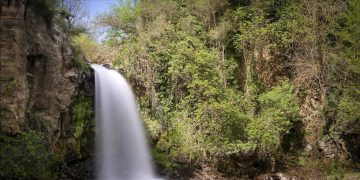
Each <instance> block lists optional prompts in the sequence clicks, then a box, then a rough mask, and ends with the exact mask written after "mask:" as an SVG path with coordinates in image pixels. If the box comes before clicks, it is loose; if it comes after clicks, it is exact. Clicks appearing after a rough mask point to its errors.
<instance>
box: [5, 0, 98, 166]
mask: <svg viewBox="0 0 360 180" xmlns="http://www.w3.org/2000/svg"><path fill="white" fill-rule="evenodd" d="M34 2H36V3H38V1H34ZM39 2H40V1H39ZM0 14H1V21H0V22H1V23H0V50H1V61H0V77H1V79H0V83H1V87H0V95H1V97H0V135H8V136H13V135H16V134H18V133H21V132H24V131H26V130H29V129H31V130H35V131H37V132H41V133H42V134H44V135H45V137H46V140H47V143H48V144H49V145H50V149H51V150H52V151H53V153H54V154H55V156H56V158H57V160H58V161H69V162H70V161H72V162H76V161H77V160H78V159H82V158H85V157H88V156H90V154H91V152H90V151H92V149H93V148H92V147H90V146H92V140H93V131H92V129H93V124H94V118H93V117H94V114H93V107H92V104H93V98H92V96H93V92H92V89H93V87H92V85H93V83H94V82H93V77H92V76H89V75H91V73H90V72H89V71H88V72H87V73H85V72H84V71H83V70H79V69H77V68H76V65H75V64H76V63H75V58H76V55H75V50H74V49H73V48H72V46H71V45H70V42H69V41H68V40H67V39H66V38H65V34H64V33H63V31H62V29H61V27H60V26H59V25H58V23H57V22H56V21H57V20H56V18H52V19H51V18H50V19H49V17H48V16H46V17H44V16H41V14H39V13H38V12H37V13H35V11H34V10H33V8H32V7H31V5H29V4H25V1H21V0H7V1H1V12H0ZM49 20H51V21H50V22H49ZM0 143H1V142H0ZM89 147H90V148H89Z"/></svg>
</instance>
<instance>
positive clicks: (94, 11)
mask: <svg viewBox="0 0 360 180" xmlns="http://www.w3.org/2000/svg"><path fill="white" fill-rule="evenodd" d="M118 2H119V0H85V3H86V8H87V9H88V12H89V14H90V17H89V18H87V19H88V20H90V21H92V20H94V18H95V17H96V16H97V15H98V14H101V13H105V12H107V11H109V10H110V9H111V7H112V6H113V5H114V4H116V3H118ZM92 36H93V37H94V38H95V40H96V41H97V42H101V41H102V40H103V39H104V38H105V37H106V32H105V29H96V30H94V29H93V31H92Z"/></svg>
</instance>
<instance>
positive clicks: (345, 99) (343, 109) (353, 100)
mask: <svg viewBox="0 0 360 180" xmlns="http://www.w3.org/2000/svg"><path fill="white" fill-rule="evenodd" d="M359 112H360V87H359V85H353V86H350V87H348V89H345V92H344V94H343V96H342V97H341V98H340V101H339V104H338V112H337V117H336V120H337V121H336V130H337V131H338V132H342V133H345V134H351V133H356V134H360V113H359Z"/></svg>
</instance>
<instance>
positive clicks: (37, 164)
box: [0, 131, 54, 179]
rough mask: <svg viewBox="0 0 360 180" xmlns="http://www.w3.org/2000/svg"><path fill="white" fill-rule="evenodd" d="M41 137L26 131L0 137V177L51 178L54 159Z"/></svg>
mask: <svg viewBox="0 0 360 180" xmlns="http://www.w3.org/2000/svg"><path fill="white" fill-rule="evenodd" d="M44 142H46V141H44V137H43V135H41V134H39V133H37V132H34V131H26V132H23V133H20V134H17V135H16V136H6V135H1V136H0V145H1V148H0V159H1V161H0V177H2V178H10V179H12V178H16V179H17V178H19V179H49V178H52V169H53V165H54V159H53V156H52V154H51V153H50V152H49V149H48V148H47V145H46V144H45V143H44Z"/></svg>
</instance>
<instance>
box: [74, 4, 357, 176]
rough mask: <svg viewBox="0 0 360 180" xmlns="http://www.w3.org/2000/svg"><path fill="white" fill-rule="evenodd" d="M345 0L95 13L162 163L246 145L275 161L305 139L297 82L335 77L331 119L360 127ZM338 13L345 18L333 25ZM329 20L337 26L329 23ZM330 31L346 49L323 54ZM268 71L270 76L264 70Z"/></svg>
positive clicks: (352, 19)
mask: <svg viewBox="0 0 360 180" xmlns="http://www.w3.org/2000/svg"><path fill="white" fill-rule="evenodd" d="M349 2H350V3H349V11H345V10H344V12H342V13H338V12H340V10H332V9H331V11H330V10H329V12H328V11H326V9H325V8H324V9H321V8H320V7H322V5H327V6H326V7H334V5H333V4H332V3H334V4H336V3H339V4H341V3H342V2H338V1H336V2H335V1H331V2H330V1H326V2H325V1H324V2H317V1H316V2H314V1H301V0H279V1H277V0H266V1H236V2H235V1H219V0H199V1H192V0H188V1H175V0H155V1H150V0H143V1H136V2H134V3H131V2H130V1H127V3H124V4H123V5H118V6H116V7H114V9H113V10H112V11H111V12H110V13H109V14H106V15H103V16H101V17H100V24H101V23H102V24H103V25H104V26H105V27H110V30H109V32H108V33H109V37H108V39H107V42H108V44H109V45H110V46H111V47H113V48H114V49H116V52H115V53H114V54H116V56H117V57H116V60H115V61H114V62H113V64H114V65H115V66H117V67H119V68H120V69H121V71H122V73H123V74H124V76H125V77H127V79H129V82H130V84H131V85H132V86H133V89H134V91H135V93H136V95H137V97H138V99H139V103H140V109H141V111H142V115H143V119H144V121H145V123H146V125H147V129H148V134H149V135H150V136H151V138H152V142H153V146H154V152H153V155H154V157H155V159H156V160H157V161H158V162H159V163H160V164H161V165H162V166H164V167H176V165H174V164H175V163H173V162H175V161H186V162H188V163H196V162H199V161H208V162H212V163H217V162H219V161H227V163H226V162H225V164H228V165H229V164H232V163H230V162H233V161H235V160H236V157H239V156H241V155H244V154H247V155H249V154H250V155H254V156H256V157H260V159H262V160H264V159H265V161H266V162H265V163H269V161H271V164H272V165H275V164H274V163H275V161H277V160H281V158H282V157H283V156H285V155H286V153H288V152H289V150H294V151H296V150H300V151H301V148H302V147H301V146H300V145H299V144H302V143H303V135H304V134H303V132H302V131H303V127H302V122H301V121H300V117H299V111H300V110H299V107H300V100H299V99H298V97H297V94H296V93H295V87H296V88H297V89H296V90H297V93H298V94H299V92H300V93H303V89H306V88H307V87H310V85H308V86H306V85H304V84H306V83H308V84H311V85H313V83H315V84H316V85H317V86H311V87H325V86H327V85H328V84H330V83H328V82H327V80H328V79H335V80H334V82H342V83H339V84H341V86H339V87H337V88H335V89H336V90H335V91H336V93H338V94H337V95H338V97H337V98H334V100H332V102H331V104H332V107H331V108H332V109H331V112H332V113H333V114H335V115H334V117H335V119H336V120H334V122H335V124H337V125H338V126H337V127H338V128H337V129H338V131H341V132H349V133H350V132H355V131H354V129H355V128H354V129H349V128H350V127H356V129H359V128H358V122H359V120H358V116H357V114H356V112H357V111H358V109H359V108H358V107H359V103H357V102H358V101H359V100H358V97H359V96H358V95H359V93H358V88H359V87H358V86H352V87H348V85H345V84H344V83H343V82H351V83H352V84H356V83H357V82H359V81H358V77H359V76H358V70H357V68H358V65H357V62H358V61H357V60H358V57H357V52H355V51H356V50H357V49H358V41H357V39H358V38H356V37H357V32H358V31H357V29H356V28H355V27H357V26H358V18H356V17H358V16H357V15H358V11H356V10H358V4H357V2H358V1H356V0H350V1H349ZM229 5H234V6H232V7H230V6H229ZM312 5H314V7H312ZM307 8H309V9H307ZM355 11H356V12H355ZM340 16H341V18H340ZM338 18H339V19H341V21H342V24H341V25H338V26H336V25H334V23H335V20H336V19H338ZM331 27H337V28H339V31H338V33H335V32H331V33H330V32H327V31H328V29H331ZM326 33H329V34H326ZM330 34H331V36H334V37H335V36H336V38H337V39H338V42H337V43H338V44H336V43H335V44H336V48H338V49H341V51H342V50H343V51H344V54H341V55H338V56H336V55H335V56H336V58H329V56H330V55H328V54H326V52H330V51H332V50H333V49H331V48H330V45H329V44H330V43H329V44H328V42H327V41H326V39H327V38H329V39H331V38H330ZM336 38H335V39H336ZM78 40H79V39H78ZM332 46H333V47H335V45H332ZM338 46H339V47H338ZM329 54H331V53H329ZM265 56H266V57H265ZM338 59H341V61H343V62H339V61H340V60H338ZM344 62H346V63H344ZM330 64H332V65H341V66H339V67H345V69H342V68H339V67H338V69H337V70H333V69H332V67H335V66H330ZM298 66H301V67H302V68H299V67H298ZM299 69H300V70H299ZM334 69H336V68H334ZM339 69H340V71H339ZM301 70H308V71H306V72H302V71H301ZM242 71H244V72H242ZM269 71H270V72H269ZM273 71H274V72H273ZM334 71H336V72H334ZM341 71H344V72H341ZM307 72H309V75H308V74H307ZM271 73H273V74H275V75H274V78H268V77H266V76H267V74H271ZM330 74H331V75H330ZM339 74H340V75H341V78H339V77H338V76H339ZM303 76H306V77H303ZM307 76H309V77H307ZM330 76H334V77H336V78H333V77H331V78H330ZM267 78H268V79H270V82H266V81H265V80H266V79H267ZM298 78H300V79H301V78H303V79H305V80H304V82H305V83H304V84H300V83H297V79H298ZM284 79H289V80H286V81H283V80H284ZM309 79H310V80H313V79H315V80H314V81H316V82H307V80H309ZM268 81H269V80H268ZM243 83H245V88H244V89H243V90H242V87H238V86H243ZM266 83H267V84H266ZM327 83H328V84H327ZM299 84H300V85H299ZM329 86H330V85H329ZM344 87H346V88H344ZM322 90H324V89H322ZM331 91H333V89H330V91H329V92H331ZM328 94H331V93H328ZM219 159H221V160H219ZM235 164H236V163H235ZM223 169H226V168H223ZM231 169H236V168H231Z"/></svg>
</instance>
